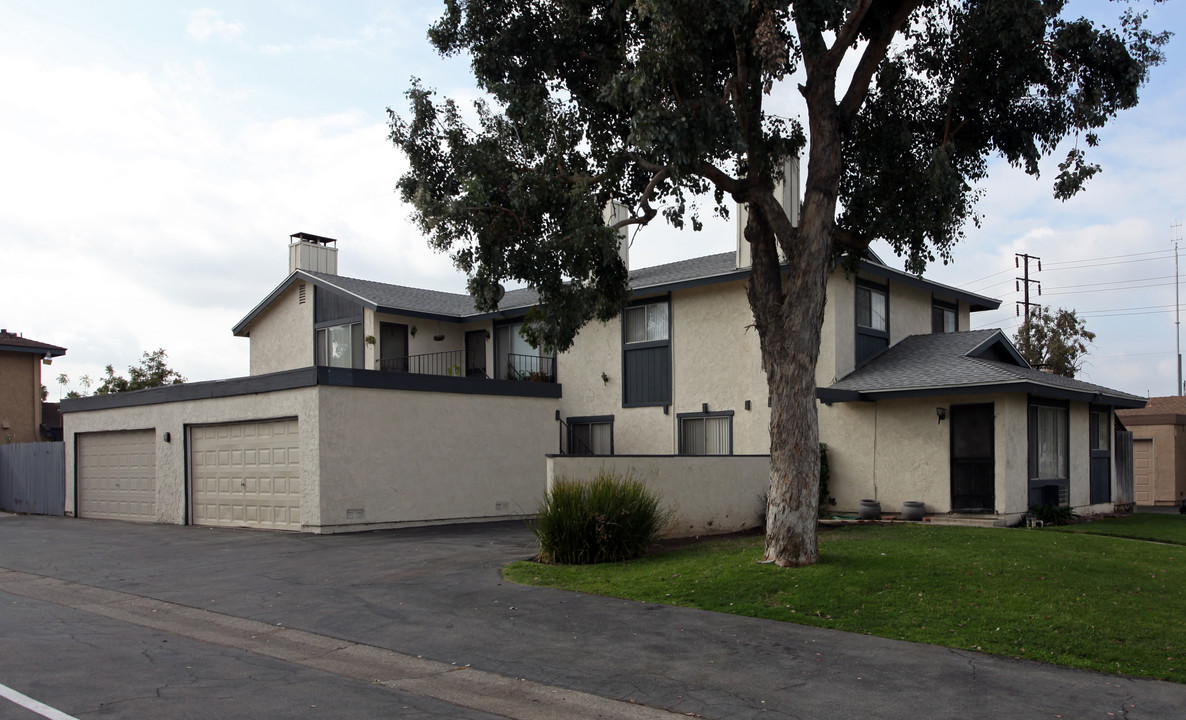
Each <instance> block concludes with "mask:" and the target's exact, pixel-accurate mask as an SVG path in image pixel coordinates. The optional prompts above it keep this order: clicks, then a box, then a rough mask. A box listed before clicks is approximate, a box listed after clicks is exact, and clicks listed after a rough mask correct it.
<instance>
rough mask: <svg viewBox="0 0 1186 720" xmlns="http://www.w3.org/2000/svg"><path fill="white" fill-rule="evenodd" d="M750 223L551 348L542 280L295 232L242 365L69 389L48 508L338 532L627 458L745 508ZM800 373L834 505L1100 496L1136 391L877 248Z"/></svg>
mask: <svg viewBox="0 0 1186 720" xmlns="http://www.w3.org/2000/svg"><path fill="white" fill-rule="evenodd" d="M747 249H748V246H747V245H746V244H745V243H744V240H742V239H740V234H739V239H738V240H737V244H736V246H735V247H734V248H733V249H732V250H730V251H728V252H723V253H717V254H714V255H708V256H705V257H700V258H693V259H690V260H684V261H680V262H675V263H668V264H665V265H660V266H656V267H650V268H639V269H632V270H631V272H630V283H631V288H632V294H633V297H632V300H631V302H630V305H629V307H628V308H627V309H626V311H625V312H624V313H623V315H622V316H621V317H620V318H619V319H616V320H613V321H610V322H607V323H599V322H594V323H592V324H590V325H589V326H587V327H586V328H584V329H583V330H582V331H581V332H580V334H579V335H578V337H577V339H576V342H575V344H574V345H573V347H572V348H571V349H570V350H569V351H567V352H564V353H560V354H559V355H555V354H552V353H549V352H546V351H540V350H536V349H533V348H531V347H530V346H528V345H527V344H526V343H525V342H524V341H523V339H522V338H521V337H520V336H519V333H518V331H519V328H520V327H521V323H522V322H523V318H524V316H525V314H526V313H527V311H528V310H529V309H530V308H531V307H532V306H533V305H534V303H535V301H536V298H535V295H534V293H533V292H532V291H531V290H527V289H523V290H512V291H509V292H507V293H506V294H505V296H504V298H503V299H502V301H501V303H500V309H499V310H498V311H497V312H493V313H480V312H478V311H476V310H475V309H474V305H473V301H472V299H471V298H469V297H468V296H465V295H460V294H455V293H445V292H439V291H433V290H428V289H420V288H409V287H403V286H398V285H392V284H388V283H383V282H378V281H375V280H366V279H359V278H349V277H343V276H340V275H338V274H337V252H338V250H337V247H336V241H334V240H331V239H329V238H322V237H318V236H314V235H308V234H304V233H298V234H296V235H294V236H292V238H291V243H290V246H289V274H288V276H287V277H286V278H284V280H282V281H281V282H280V284H279V285H277V286H276V287H275V288H274V289H273V290H272V291H271V292H270V293H268V294H267V295H266V296H265V297H264V298H263V299H262V300H261V301H260V303H259V304H258V305H257V306H256V307H255V308H253V309H252V310H251V311H250V312H248V314H247V315H246V316H245V317H244V318H243V319H242V320H241V321H240V322H239V323H237V324H236V325H235V327H234V328H233V332H234V333H235V334H236V335H238V336H240V337H244V338H246V339H247V341H248V342H249V343H250V347H251V353H250V374H249V375H248V376H246V377H241V378H232V379H228V380H222V381H214V382H203V383H190V384H187V385H182V386H175V387H167V388H158V389H154V390H147V391H140V392H135V393H126V394H121V395H109V396H104V397H91V398H83V399H79V400H73V401H67V402H66V403H64V404H63V412H64V414H65V436H66V446H67V468H68V469H67V473H68V478H67V501H66V505H67V511H68V513H74V514H77V515H82V516H90V517H111V518H119V519H128V520H139V521H147V522H169V523H193V524H203V525H205V524H209V525H235V526H244V525H245V526H253V527H262V528H274V529H290V530H302V531H307V532H342V531H350V530H362V529H371V528H380V527H393V526H398V525H406V524H415V523H430V522H433V523H437V522H455V521H463V520H473V519H495V518H508V517H522V516H525V515H530V514H531V513H533V512H534V511H535V508H536V506H537V503H538V502H539V500H540V499H541V498H542V497H543V495H544V493H545V490H546V487H547V483H548V481H549V478H555V477H557V476H560V475H567V476H575V477H583V476H586V475H587V474H589V473H591V472H597V471H599V470H600V469H615V470H617V471H621V472H627V471H630V472H634V473H636V475H638V476H639V477H641V478H643V479H644V480H646V481H647V482H650V483H652V485H653V486H655V487H656V489H657V490H658V491H659V492H660V494H661V496H663V498H664V500H665V501H667V502H668V503H669V504H671V505H672V506H675V507H677V508H678V512H677V516H678V518H679V519H678V522H677V528H676V530H674V532H679V533H687V534H701V533H708V532H726V531H729V530H734V529H739V528H741V527H747V526H752V525H754V524H756V523H757V522H758V521H759V518H760V513H761V507H760V501H759V498H760V496H761V495H762V494H763V493H764V492H765V486H766V483H767V482H768V452H769V433H768V423H769V401H768V393H767V389H766V380H765V374H764V371H763V369H762V366H761V359H760V353H759V352H758V338H757V334H756V332H755V331H754V330H753V328H752V327H751V325H752V317H751V315H750V311H749V307H748V303H747V301H746V298H745V292H744V286H745V282H746V278H747V277H748V274H749V268H748V257H747V252H746V250H747ZM827 292H828V299H827V306H826V315H825V319H824V327H823V341H822V345H821V348H820V359H819V365H818V368H817V377H816V382H817V386H818V388H819V389H818V397H819V400H820V405H819V412H820V415H819V417H820V435H821V439H822V440H823V441H824V442H826V443H827V444H828V445H829V450H830V457H831V466H832V475H831V477H832V482H831V489H832V495H833V496H835V497H836V499H837V501H838V505H837V508H838V509H840V510H844V509H848V510H852V509H856V507H857V506H858V504H859V502H860V500H861V499H863V498H876V499H879V500H881V501H882V503H883V506H885V507H886V509H896V508H897V506H898V505H900V503H902V502H904V501H906V500H913V501H920V502H924V503H925V504H926V507H927V510H928V512H931V513H975V514H977V515H978V516H981V517H983V518H986V519H988V520H989V521H991V522H996V523H999V524H1006V523H1015V522H1018V521H1019V520H1020V519H1021V518H1022V516H1023V515H1024V513H1025V512H1026V511H1027V509H1028V508H1029V506H1030V505H1033V504H1037V503H1051V504H1061V505H1069V506H1073V507H1075V508H1078V509H1080V510H1081V511H1093V510H1107V509H1111V508H1112V504H1113V502H1114V500H1115V499H1116V492H1115V488H1116V477H1117V467H1116V458H1115V454H1114V453H1113V451H1112V450H1113V431H1114V429H1115V425H1114V411H1115V409H1117V408H1136V407H1142V406H1143V405H1144V400H1143V399H1142V398H1139V397H1135V396H1132V395H1129V394H1127V393H1123V392H1119V391H1116V390H1111V389H1109V388H1104V387H1100V386H1096V385H1092V384H1089V383H1084V382H1080V381H1076V380H1069V379H1066V378H1059V377H1056V376H1052V375H1049V374H1046V373H1042V372H1038V371H1036V370H1033V369H1032V368H1030V367H1029V366H1028V365H1027V364H1026V363H1025V361H1024V360H1023V359H1022V358H1021V356H1020V355H1019V354H1018V353H1017V351H1016V349H1015V348H1013V346H1012V344H1011V343H1010V341H1009V339H1008V338H1007V337H1006V336H1005V335H1004V334H1003V333H1001V332H1000V331H998V330H979V331H970V330H968V328H969V327H970V325H971V318H972V316H973V314H974V313H977V312H981V311H984V310H989V309H993V308H996V307H998V306H999V301H997V300H994V299H992V298H987V297H984V296H981V295H977V294H975V293H971V292H968V291H964V290H961V289H958V288H953V287H949V286H945V285H942V284H939V283H934V282H931V281H929V280H926V279H925V278H921V277H917V276H914V275H910V274H908V273H904V272H902V271H898V270H895V269H892V268H890V267H888V266H887V265H885V264H884V263H882V262H881V261H880V259H878V258H876V257H875V256H870V257H868V258H866V259H864V260H861V261H860V262H859V263H858V264H857V269H856V270H855V271H851V272H850V271H846V270H844V269H841V268H837V269H836V270H835V271H834V272H833V273H832V274H831V276H830V278H829V282H828V289H827Z"/></svg>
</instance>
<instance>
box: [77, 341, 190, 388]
mask: <svg viewBox="0 0 1186 720" xmlns="http://www.w3.org/2000/svg"><path fill="white" fill-rule="evenodd" d="M166 357H168V354H167V353H166V352H165V349H164V348H160V349H158V350H154V351H153V352H148V351H147V350H145V351H144V355H143V356H142V357H141V358H140V364H139V365H133V366H130V367H129V368H128V377H126V378H125V377H123V376H122V375H116V374H115V368H114V367H112V366H111V365H108V366H107V375H106V377H104V378H103V382H101V383H100V384H99V387H98V389H96V390H95V394H96V395H110V394H111V393H120V392H131V391H132V390H144V389H147V388H154V387H161V386H163V385H180V384H182V383H184V382H185V378H184V377H183V376H182V375H181V373H179V372H177V371H176V370H173V369H172V368H170V367H169V366H168V365H166V364H165V359H166Z"/></svg>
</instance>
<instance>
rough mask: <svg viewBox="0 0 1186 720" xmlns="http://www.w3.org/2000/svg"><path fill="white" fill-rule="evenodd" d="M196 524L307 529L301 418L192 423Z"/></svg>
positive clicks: (194, 513) (191, 445)
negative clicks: (303, 525)
mask: <svg viewBox="0 0 1186 720" xmlns="http://www.w3.org/2000/svg"><path fill="white" fill-rule="evenodd" d="M190 452H191V455H190V457H191V458H192V463H191V465H190V467H191V479H192V482H193V522H194V524H195V525H224V526H230V527H259V528H272V529H276V530H300V529H301V468H300V462H301V458H300V445H299V443H298V441H297V421H296V420H295V419H289V420H267V421H261V422H248V423H233V424H225V425H200V426H194V427H192V428H190Z"/></svg>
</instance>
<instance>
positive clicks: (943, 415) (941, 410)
mask: <svg viewBox="0 0 1186 720" xmlns="http://www.w3.org/2000/svg"><path fill="white" fill-rule="evenodd" d="M935 414H936V415H938V416H939V422H943V421H944V420H946V419H947V408H945V407H939V408H935Z"/></svg>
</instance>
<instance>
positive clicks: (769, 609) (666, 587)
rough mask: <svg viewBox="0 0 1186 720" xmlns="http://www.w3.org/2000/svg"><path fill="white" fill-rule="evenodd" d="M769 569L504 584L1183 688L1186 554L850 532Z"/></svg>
mask: <svg viewBox="0 0 1186 720" xmlns="http://www.w3.org/2000/svg"><path fill="white" fill-rule="evenodd" d="M1167 517H1168V516H1167ZM1097 529H1098V528H1097ZM1147 530H1148V528H1145V531H1147ZM761 556H762V538H760V537H743V538H727V539H720V540H707V541H704V542H700V543H698V544H696V545H694V546H692V547H688V548H685V549H682V550H676V551H672V552H668V553H662V554H659V555H652V556H649V557H646V558H642V559H640V560H634V561H629V562H622V563H613V564H607V565H586V566H562V565H542V564H539V563H533V562H520V563H514V564H512V565H510V566H508V567H507V568H506V569H505V570H504V574H505V576H506V577H507V578H508V579H509V580H511V581H513V582H519V583H523V584H529V585H542V586H549V587H557V588H563V589H568V590H574V591H578V592H584V593H593V594H600V595H608V596H612V597H619V598H625V599H631V600H640V601H645V602H653V603H662V604H671V605H681V606H686V607H694V608H700V609H703V610H711V611H715V612H727V613H732V614H736V615H745V616H750V617H760V618H767V619H770V620H779V621H784V622H794V623H800V624H803V625H814V626H818V627H827V628H833V629H837V630H846V631H850V632H858V633H866V634H870V635H877V636H881V637H887V638H897V639H901V640H909V641H912V642H923V643H930V644H935V645H942V646H946V647H953V648H960V649H964V650H975V651H981V652H986V653H992V654H995V655H1004V656H1009V657H1017V658H1026V659H1030V660H1037V661H1041V662H1048V663H1054V664H1058V665H1065V666H1069V667H1076V668H1084V669H1089V670H1098V671H1103V672H1111V673H1120V674H1123V675H1130V676H1137V677H1148V678H1158V679H1163V680H1171V681H1174V682H1179V683H1186V658H1183V657H1181V655H1182V653H1186V622H1183V619H1182V613H1183V609H1186V547H1181V546H1176V545H1167V544H1155V543H1134V542H1130V541H1129V540H1128V539H1126V538H1123V537H1121V538H1116V537H1103V536H1101V535H1098V534H1083V533H1066V532H1051V531H1049V530H1024V529H1014V530H1005V529H995V528H963V527H935V526H929V525H922V524H920V525H895V526H877V525H855V526H848V527H841V528H836V529H832V530H826V531H823V532H822V533H821V535H820V557H821V560H820V563H819V564H817V565H813V566H811V567H806V568H797V569H783V568H778V567H775V566H772V565H760V564H758V562H757V561H758V560H760V559H761Z"/></svg>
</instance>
